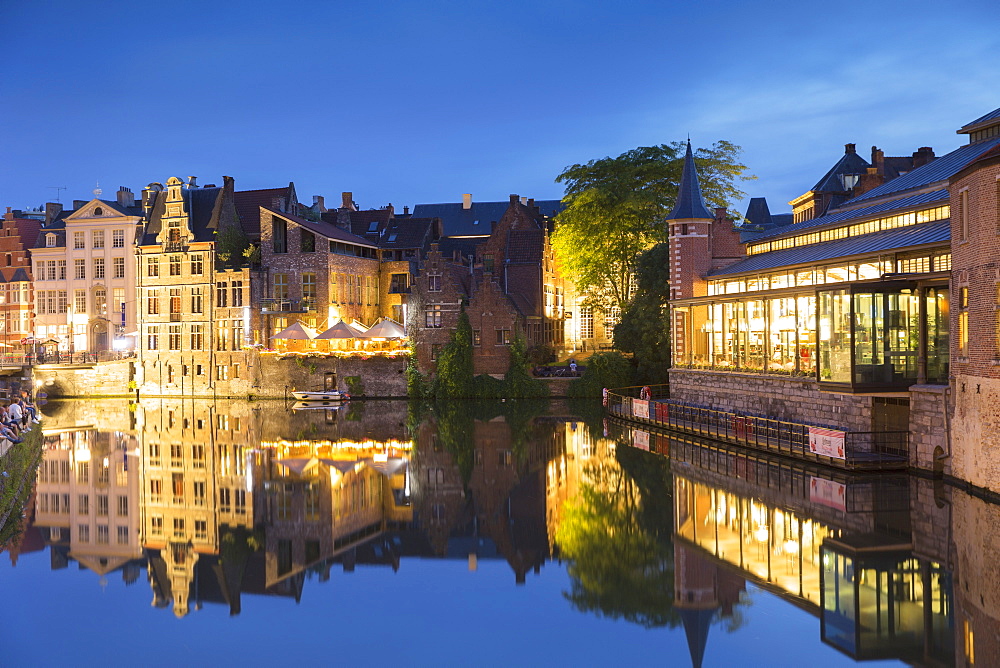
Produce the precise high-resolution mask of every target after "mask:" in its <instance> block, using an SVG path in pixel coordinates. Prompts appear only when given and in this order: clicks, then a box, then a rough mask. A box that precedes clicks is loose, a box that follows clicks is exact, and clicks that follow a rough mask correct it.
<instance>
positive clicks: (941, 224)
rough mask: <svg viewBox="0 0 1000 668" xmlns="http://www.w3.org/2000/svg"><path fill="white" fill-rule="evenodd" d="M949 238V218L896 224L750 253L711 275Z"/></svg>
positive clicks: (860, 253)
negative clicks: (843, 237)
mask: <svg viewBox="0 0 1000 668" xmlns="http://www.w3.org/2000/svg"><path fill="white" fill-rule="evenodd" d="M950 239H951V221H950V220H948V219H945V220H939V221H935V222H933V223H921V224H920V225H911V226H908V227H897V228H896V229H893V230H885V231H883V232H874V233H872V234H865V235H862V236H860V237H848V238H846V239H838V240H837V241H828V242H826V243H820V244H811V245H808V246H801V247H799V248H786V249H784V250H779V251H771V252H770V253H761V254H760V255H751V256H750V257H748V258H746V259H745V260H740V261H739V262H737V263H736V264H733V265H730V266H728V267H726V268H724V269H718V270H716V271H713V272H711V273H710V275H711V276H713V277H714V276H723V275H730V274H743V273H748V272H755V271H765V270H769V269H776V268H778V267H789V266H792V265H799V264H806V263H810V262H820V261H823V260H831V259H834V258H839V257H850V256H852V255H865V254H868V253H879V252H883V251H894V250H901V249H904V248H908V247H910V246H922V245H924V244H931V243H941V242H947V241H948V240H950Z"/></svg>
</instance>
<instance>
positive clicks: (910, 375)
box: [674, 265, 948, 391]
mask: <svg viewBox="0 0 1000 668" xmlns="http://www.w3.org/2000/svg"><path fill="white" fill-rule="evenodd" d="M861 266H863V265H861ZM875 269H876V267H874V265H873V267H872V270H873V271H874V270H875ZM814 277H815V272H813V271H803V272H797V275H796V277H795V281H796V284H797V285H804V284H806V282H807V281H809V280H811V279H812V278H814ZM821 284H822V283H821ZM675 313H677V314H678V315H679V317H680V320H681V327H680V329H679V332H680V333H681V334H680V336H679V339H678V344H677V345H675V348H674V365H675V366H677V367H682V368H683V367H686V368H701V369H713V370H720V371H739V372H744V373H765V374H776V375H792V376H813V377H815V378H816V379H817V380H818V381H819V382H821V383H830V384H836V385H838V386H839V388H838V389H847V390H854V391H866V390H882V389H886V390H888V389H905V388H906V387H908V386H909V385H912V384H914V383H917V382H932V383H933V382H947V377H948V287H947V285H943V284H941V285H934V286H922V285H919V284H918V283H917V282H915V281H878V282H868V283H854V284H849V285H843V286H838V287H836V288H832V289H822V288H819V289H815V290H814V291H810V292H808V293H787V292H784V291H783V293H781V294H779V295H774V296H769V295H766V294H762V295H750V294H748V295H742V296H741V297H737V296H735V295H734V296H733V297H731V298H730V299H728V300H722V299H719V300H706V301H705V302H702V303H696V304H691V305H689V306H682V307H680V308H676V307H675Z"/></svg>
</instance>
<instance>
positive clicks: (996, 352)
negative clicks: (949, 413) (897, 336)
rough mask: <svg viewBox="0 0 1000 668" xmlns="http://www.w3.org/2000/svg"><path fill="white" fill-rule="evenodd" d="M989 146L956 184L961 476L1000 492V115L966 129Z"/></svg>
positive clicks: (956, 466)
mask: <svg viewBox="0 0 1000 668" xmlns="http://www.w3.org/2000/svg"><path fill="white" fill-rule="evenodd" d="M959 132H960V133H963V134H967V135H969V141H970V146H971V147H976V146H983V147H984V148H985V149H986V150H984V151H981V152H979V153H980V155H978V157H976V158H974V159H973V160H971V161H970V162H969V163H968V164H967V165H965V166H964V167H963V168H962V169H961V170H960V171H958V172H957V173H955V174H954V175H953V176H952V178H951V180H950V182H949V188H948V189H949V193H950V199H951V202H952V210H953V212H954V215H952V218H951V253H952V274H953V279H952V288H951V304H952V308H951V331H952V337H951V371H952V374H953V377H954V383H953V385H952V388H951V389H952V392H953V393H954V397H953V401H954V407H955V408H954V410H955V412H954V416H953V421H952V440H951V443H950V446H951V447H950V450H948V448H947V445H948V444H942V452H941V453H940V454H939V456H940V458H942V459H944V458H945V457H946V456H947V454H948V453H950V454H951V455H952V462H951V464H952V465H951V472H952V474H953V475H954V476H956V477H958V478H960V479H962V480H965V481H968V482H971V483H973V484H975V485H978V486H981V487H987V488H989V489H991V490H993V491H995V492H998V491H1000V462H998V461H997V458H996V456H995V452H996V449H997V447H1000V435H998V434H1000V431H998V429H997V427H998V426H1000V261H998V257H1000V145H998V143H997V137H998V135H1000V109H997V110H995V111H993V112H991V113H989V114H986V115H985V116H983V117H982V118H979V119H976V120H975V121H973V122H972V123H969V124H968V125H966V126H965V127H963V128H962V129H960V130H959Z"/></svg>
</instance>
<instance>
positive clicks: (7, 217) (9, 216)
mask: <svg viewBox="0 0 1000 668" xmlns="http://www.w3.org/2000/svg"><path fill="white" fill-rule="evenodd" d="M3 219H4V220H14V212H13V211H11V210H10V207H9V206H8V207H7V213H5V214H4V215H3Z"/></svg>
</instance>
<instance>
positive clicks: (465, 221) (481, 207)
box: [413, 199, 565, 236]
mask: <svg viewBox="0 0 1000 668" xmlns="http://www.w3.org/2000/svg"><path fill="white" fill-rule="evenodd" d="M509 206H510V201H509V200H508V201H505V202H473V203H472V206H471V207H470V208H468V209H463V208H462V203H461V202H454V203H445V204H417V205H416V206H414V207H413V215H414V216H415V217H420V218H440V219H441V222H442V223H443V224H444V234H445V235H448V236H454V235H467V234H489V233H490V229H491V223H493V222H496V221H498V220H500V218H501V216H503V214H504V212H505V211H507V207H509ZM535 206H537V207H538V211H539V213H541V214H542V215H543V216H548V217H549V218H552V217H554V216H556V215H557V214H558V213H559V212H560V211H562V210H563V209H564V208H565V207H564V206H563V203H562V202H561V201H560V200H557V199H550V200H536V201H535Z"/></svg>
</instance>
